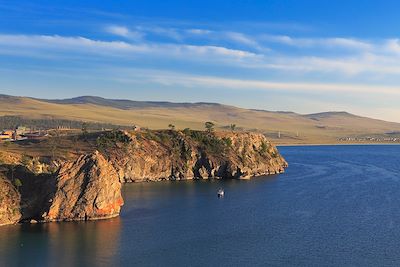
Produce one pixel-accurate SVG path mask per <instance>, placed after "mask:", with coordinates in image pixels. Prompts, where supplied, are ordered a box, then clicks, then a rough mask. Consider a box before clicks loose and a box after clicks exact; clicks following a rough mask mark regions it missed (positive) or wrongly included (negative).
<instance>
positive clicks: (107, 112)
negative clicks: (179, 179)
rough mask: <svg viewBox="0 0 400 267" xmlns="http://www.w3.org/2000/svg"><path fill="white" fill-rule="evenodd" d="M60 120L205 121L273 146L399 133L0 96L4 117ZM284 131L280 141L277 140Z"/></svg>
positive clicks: (183, 109)
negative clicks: (258, 135) (265, 139)
mask: <svg viewBox="0 0 400 267" xmlns="http://www.w3.org/2000/svg"><path fill="white" fill-rule="evenodd" d="M1 115H16V116H24V117H28V118H33V119H35V118H37V119H39V118H49V117H54V118H59V119H66V120H79V121H90V122H102V123H111V124H115V125H127V126H129V125H133V124H137V125H140V126H142V127H148V128H151V129H165V128H167V127H168V125H169V124H174V125H175V126H176V127H177V128H180V129H183V128H186V127H188V128H191V129H203V128H204V122H205V121H212V122H214V123H215V124H216V127H218V128H221V129H224V128H225V129H227V128H228V125H230V124H232V123H233V124H236V125H237V127H239V129H244V130H254V131H259V132H263V133H265V134H267V136H268V137H269V138H270V139H272V140H273V141H274V142H275V143H278V144H282V143H288V144H292V143H332V142H336V141H337V138H340V137H347V136H366V135H373V134H374V135H386V134H387V133H393V132H400V124H398V123H392V122H386V121H381V120H375V119H370V118H365V117H360V116H356V115H352V114H349V113H346V112H325V113H319V114H309V115H301V114H296V113H292V112H271V111H264V110H249V109H243V108H237V107H233V106H227V105H221V104H214V103H182V104H180V103H169V102H139V101H129V100H109V99H103V98H99V97H78V98H73V99H67V100H40V99H33V98H26V97H11V96H0V116H1ZM279 132H280V135H281V138H278V133H279Z"/></svg>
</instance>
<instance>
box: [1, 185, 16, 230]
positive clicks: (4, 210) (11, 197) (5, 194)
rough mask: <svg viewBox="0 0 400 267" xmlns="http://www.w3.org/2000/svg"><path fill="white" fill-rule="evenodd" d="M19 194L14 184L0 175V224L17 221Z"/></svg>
mask: <svg viewBox="0 0 400 267" xmlns="http://www.w3.org/2000/svg"><path fill="white" fill-rule="evenodd" d="M20 201H21V196H20V194H19V192H18V190H17V189H16V188H15V186H14V185H13V184H12V183H11V182H10V181H9V180H7V179H6V178H4V177H0V226H1V225H6V224H14V223H17V222H18V221H19V220H20V219H21V211H20Z"/></svg>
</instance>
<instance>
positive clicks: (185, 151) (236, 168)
mask: <svg viewBox="0 0 400 267" xmlns="http://www.w3.org/2000/svg"><path fill="white" fill-rule="evenodd" d="M126 134H127V135H128V136H129V137H130V142H128V143H127V144H126V147H125V149H123V151H124V152H122V153H121V152H120V153H118V152H117V151H116V150H113V151H110V152H109V155H110V161H111V162H112V163H113V165H114V167H115V169H116V170H117V172H118V175H119V177H120V180H121V181H123V182H140V181H159V180H181V179H208V178H240V179H243V178H245V179H247V178H250V177H253V176H261V175H270V174H276V173H281V172H283V171H284V169H285V167H287V163H286V161H285V160H284V159H283V157H282V156H281V155H280V154H279V152H278V150H277V149H276V147H275V146H274V145H272V144H271V143H270V142H269V141H268V140H267V139H266V138H265V136H264V135H262V134H257V133H229V132H222V133H204V132H195V131H190V132H188V133H183V132H176V131H169V132H165V131H160V132H152V133H151V134H149V133H126ZM126 150H128V151H129V152H128V153H126Z"/></svg>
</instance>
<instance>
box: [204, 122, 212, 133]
mask: <svg viewBox="0 0 400 267" xmlns="http://www.w3.org/2000/svg"><path fill="white" fill-rule="evenodd" d="M204 126H205V127H206V130H207V132H209V133H211V132H212V131H214V126H215V124H214V123H213V122H211V121H207V122H206V123H204Z"/></svg>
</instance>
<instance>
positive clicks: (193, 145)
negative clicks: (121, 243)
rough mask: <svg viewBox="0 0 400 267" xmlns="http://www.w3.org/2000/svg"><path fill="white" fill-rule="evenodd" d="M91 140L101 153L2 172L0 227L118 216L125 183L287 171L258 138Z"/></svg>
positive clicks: (194, 134) (147, 134)
mask: <svg viewBox="0 0 400 267" xmlns="http://www.w3.org/2000/svg"><path fill="white" fill-rule="evenodd" d="M96 138H97V139H96V140H95V141H96V147H97V149H98V150H100V151H101V152H98V151H97V150H96V151H94V152H92V153H86V154H84V155H80V156H78V157H77V158H75V159H69V160H65V159H64V160H62V159H57V161H48V162H47V163H46V162H45V161H41V159H40V158H30V159H29V158H27V157H21V160H20V162H19V163H14V164H8V165H7V166H5V165H4V166H3V167H4V168H6V169H7V171H3V172H1V171H0V174H1V173H3V174H4V178H2V177H0V225H3V224H12V223H16V222H19V221H24V222H51V221H75V220H97V219H106V218H111V217H115V216H118V215H119V212H120V209H121V206H122V205H123V203H124V202H123V199H122V195H121V184H122V183H124V182H140V181H159V180H184V179H210V178H216V179H231V178H236V179H248V178H250V177H253V176H261V175H270V174H277V173H281V172H283V171H284V169H285V167H287V163H286V161H285V160H284V159H283V157H282V156H281V155H280V154H279V152H278V150H277V149H276V147H275V146H274V145H272V144H271V143H270V142H269V141H268V140H267V139H266V138H265V137H264V135H262V134H257V133H228V132H223V133H212V132H208V133H207V132H200V131H190V130H185V131H142V132H130V133H128V132H121V131H116V132H108V133H104V134H103V135H101V136H98V137H96ZM23 162H28V163H27V164H24V163H23ZM54 168H58V169H56V170H53V169H54ZM10 173H12V175H11V176H10ZM6 176H9V177H6ZM11 181H18V184H13V183H12V182H11Z"/></svg>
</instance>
